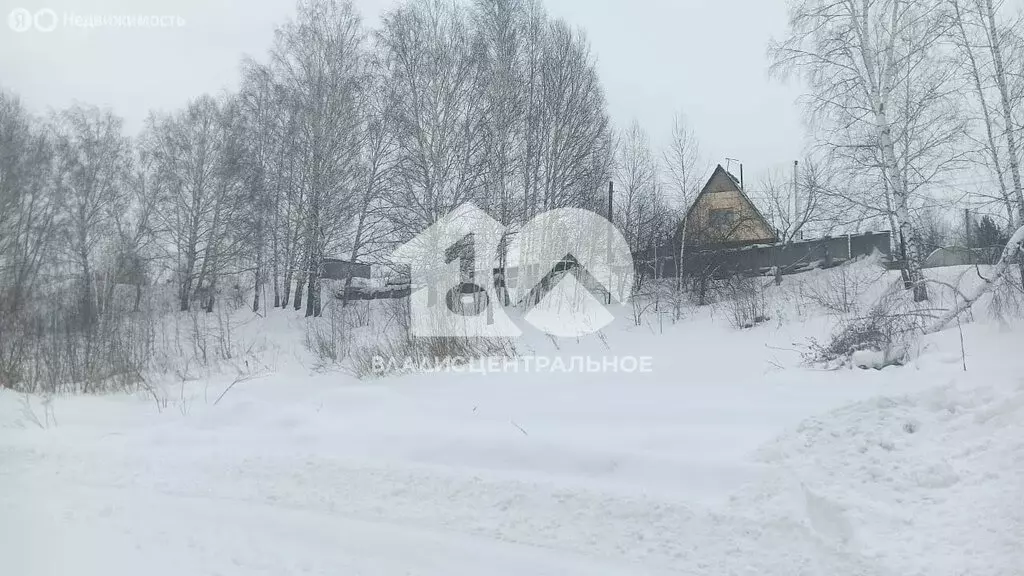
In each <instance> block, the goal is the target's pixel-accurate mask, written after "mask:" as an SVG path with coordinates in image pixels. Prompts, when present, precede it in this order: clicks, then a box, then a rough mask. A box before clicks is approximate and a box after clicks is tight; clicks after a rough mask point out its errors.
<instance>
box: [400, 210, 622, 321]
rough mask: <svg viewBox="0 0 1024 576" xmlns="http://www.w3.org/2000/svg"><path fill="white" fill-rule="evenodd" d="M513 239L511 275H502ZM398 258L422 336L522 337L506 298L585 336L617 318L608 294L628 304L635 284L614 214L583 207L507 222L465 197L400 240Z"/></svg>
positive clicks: (534, 316) (533, 316) (507, 271)
mask: <svg viewBox="0 0 1024 576" xmlns="http://www.w3.org/2000/svg"><path fill="white" fill-rule="evenodd" d="M503 239H504V240H505V242H506V244H507V246H506V248H505V255H506V266H505V268H504V270H503V272H504V276H502V275H501V274H500V273H496V272H500V271H497V270H496V262H497V261H498V251H499V247H500V246H501V244H502V240H503ZM392 260H393V261H395V262H397V263H402V264H406V265H408V266H409V269H410V283H411V289H412V290H411V294H410V310H411V319H410V320H411V322H410V331H411V333H412V334H413V335H414V336H455V337H458V336H464V337H505V338H509V337H517V336H520V335H521V334H522V332H521V330H520V329H519V327H518V326H516V324H515V323H514V322H512V320H511V318H509V316H508V314H506V312H505V310H504V308H503V306H502V305H501V304H502V303H515V304H518V305H523V306H526V307H529V311H528V312H527V314H526V315H525V317H524V320H525V321H526V322H527V323H529V324H530V325H532V326H533V327H535V328H538V329H540V330H542V331H544V332H545V333H547V334H550V335H553V336H559V337H565V338H572V337H578V336H584V335H587V334H591V333H594V332H597V331H598V330H600V329H601V328H603V327H604V326H606V325H607V324H609V323H610V322H611V321H612V320H613V319H614V317H613V316H612V314H611V312H609V311H608V309H607V308H606V307H605V305H604V303H603V302H609V301H610V302H617V303H624V302H626V301H628V300H629V297H630V296H631V294H632V290H633V275H634V270H633V259H632V255H631V253H630V250H629V245H628V243H627V242H626V240H625V238H624V237H623V236H622V234H621V233H620V232H619V231H618V230H617V229H616V228H615V226H614V225H613V224H612V223H611V222H609V221H608V220H607V219H605V218H603V217H602V216H600V215H598V214H595V213H593V212H590V211H588V210H582V209H576V208H559V209H555V210H550V211H547V212H543V213H541V214H539V215H538V216H536V217H535V218H533V219H532V220H530V221H529V222H527V223H526V224H525V225H523V226H521V227H518V228H517V227H510V228H508V229H507V228H506V227H504V226H502V225H501V223H500V222H498V221H497V220H494V219H493V218H491V217H490V216H489V215H488V214H487V213H486V212H484V211H483V210H481V209H479V208H477V207H476V206H474V205H473V204H470V203H467V204H463V205H461V206H459V207H458V208H456V209H455V210H453V211H452V212H450V213H448V214H447V215H446V216H444V217H443V218H441V219H440V220H438V221H437V222H435V223H434V224H433V225H432V226H430V227H429V228H427V229H426V230H424V231H423V232H421V233H420V234H419V235H417V236H416V237H415V238H413V239H412V240H410V241H409V242H407V243H405V244H403V245H402V246H400V247H399V248H398V249H397V250H396V251H395V252H394V253H393V254H392Z"/></svg>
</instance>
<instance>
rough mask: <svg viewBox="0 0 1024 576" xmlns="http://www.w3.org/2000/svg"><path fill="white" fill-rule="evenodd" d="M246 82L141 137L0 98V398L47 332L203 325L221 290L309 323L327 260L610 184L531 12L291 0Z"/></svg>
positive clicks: (591, 195)
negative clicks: (150, 320) (180, 322)
mask: <svg viewBox="0 0 1024 576" xmlns="http://www.w3.org/2000/svg"><path fill="white" fill-rule="evenodd" d="M241 76H242V78H241V83H240V87H239V89H238V90H237V92H231V93H223V94H218V95H216V96H211V95H201V96H198V97H196V98H195V99H194V100H192V101H190V102H188V103H187V105H186V106H184V107H183V108H182V109H180V110H177V111H172V112H167V113H153V114H151V115H150V117H149V118H148V119H147V121H146V123H145V127H144V129H143V130H142V132H141V134H138V135H137V136H135V137H129V136H128V135H126V134H125V131H124V129H123V124H122V121H121V119H119V118H118V117H117V116H115V115H114V114H113V113H112V112H111V111H108V110H102V109H99V108H95V107H90V106H84V105H76V106H73V107H71V108H69V109H67V110H64V111H60V112H56V113H52V114H50V115H48V116H46V117H37V116H34V115H33V114H30V113H29V112H28V111H27V109H26V106H24V105H23V104H22V103H21V102H20V100H19V99H18V97H17V96H15V95H13V94H10V93H8V92H0V307H2V314H0V354H2V355H3V357H2V359H0V385H3V386H15V385H17V383H18V382H19V380H23V379H24V378H25V374H26V370H27V369H28V368H27V367H30V366H29V365H30V364H31V363H32V362H31V359H32V356H33V353H32V352H31V350H30V348H31V347H30V346H28V345H26V344H25V343H27V342H33V341H34V339H39V338H44V337H47V335H52V333H53V331H54V330H55V326H56V324H57V323H59V324H60V327H61V333H62V334H65V335H73V337H74V338H77V339H78V340H79V341H80V342H90V343H94V342H99V339H97V338H96V332H97V330H100V329H101V327H102V326H106V325H108V324H110V323H116V322H118V321H119V319H121V318H125V317H129V316H131V315H132V314H136V313H137V312H138V310H139V308H140V301H143V298H142V297H143V295H144V294H146V295H152V294H156V293H160V294H166V295H167V296H168V298H166V300H167V303H166V304H165V306H164V307H165V308H166V309H168V310H177V311H190V312H191V311H197V310H205V311H207V312H212V311H214V309H215V307H217V306H218V305H219V304H218V303H219V302H221V300H225V298H224V296H225V294H227V293H228V291H231V292H232V294H233V296H234V297H237V294H239V293H242V292H244V293H246V294H249V295H250V296H251V300H250V302H251V305H252V309H253V310H254V311H257V312H263V313H265V309H266V308H272V307H284V306H292V307H294V308H295V309H297V310H299V309H303V308H304V309H305V314H306V316H319V315H320V314H321V309H322V306H323V304H322V300H321V298H322V297H321V278H320V273H321V270H322V263H323V260H324V258H326V257H341V258H345V259H350V260H354V261H355V260H369V261H376V262H382V261H384V260H386V256H387V254H389V253H390V252H391V250H392V249H393V248H394V247H395V246H396V245H398V244H399V243H402V242H404V241H406V240H408V239H409V238H410V237H411V236H413V235H414V234H417V233H418V232H419V231H421V230H422V229H423V228H425V227H426V226H428V225H430V224H431V223H433V222H434V221H436V220H437V219H438V218H439V217H440V216H442V215H444V214H445V213H447V212H448V211H450V210H452V209H453V208H455V207H456V206H457V205H459V204H461V203H464V202H468V201H472V202H475V203H477V204H478V205H480V206H482V207H484V208H485V209H487V210H488V211H490V212H491V213H492V214H494V215H495V217H497V218H500V219H501V220H502V221H503V223H505V224H511V223H513V222H516V221H523V220H525V219H528V218H530V217H532V215H534V214H536V213H538V212H541V211H543V210H546V209H550V208H555V207H567V206H574V207H585V208H595V209H596V208H598V206H599V205H600V202H601V198H603V194H602V193H601V191H602V190H603V188H604V185H605V183H606V182H607V181H608V178H609V175H610V171H611V166H612V155H613V149H612V142H613V138H612V133H611V129H610V123H609V118H608V113H607V106H606V103H605V97H604V92H603V89H602V86H601V83H600V80H599V78H598V74H597V71H596V66H595V60H594V57H593V55H592V54H591V52H590V48H589V45H588V43H587V40H586V38H585V36H584V35H583V33H582V32H580V31H578V30H575V29H573V28H572V27H570V26H569V25H568V24H566V23H565V22H564V21H561V20H556V19H553V18H551V17H549V16H548V15H547V13H546V12H545V11H544V9H543V7H542V6H541V4H540V3H539V1H537V0H474V1H472V2H471V3H468V4H466V5H460V4H456V3H451V2H444V1H441V0H403V1H401V2H399V3H398V4H397V5H396V6H395V7H394V8H392V9H391V10H389V11H388V12H386V13H385V14H384V15H383V17H382V21H381V25H380V26H379V28H377V29H375V30H370V29H368V28H366V27H364V25H363V24H362V22H361V20H360V17H359V15H358V14H357V13H356V11H355V9H354V8H353V6H352V3H351V1H350V0H300V2H299V4H298V9H297V15H296V17H295V18H294V19H292V20H291V21H289V22H287V23H286V24H284V25H282V26H281V27H279V28H278V30H277V31H276V33H275V37H274V41H273V45H272V47H271V49H270V50H269V53H268V54H267V55H266V56H265V57H262V58H253V59H247V60H245V61H244V62H243V63H242V65H241ZM125 288H127V292H126V290H125ZM126 294H127V295H128V298H124V296H125V295H126ZM132 295H134V297H132ZM172 299H173V303H171V302H170V301H171V300H172ZM236 299H237V298H236ZM58 301H59V302H61V305H60V306H57V305H56V304H55V302H58ZM143 307H144V306H143ZM56 310H59V311H60V312H59V315H60V318H59V319H58V318H56V317H55V314H57V312H55V311H56ZM69 337H72V336H69ZM100 372H102V370H101V371H100ZM76 377H77V376H76Z"/></svg>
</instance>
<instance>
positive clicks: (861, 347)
mask: <svg viewBox="0 0 1024 576" xmlns="http://www.w3.org/2000/svg"><path fill="white" fill-rule="evenodd" d="M906 300H907V299H906V294H905V292H904V291H903V290H901V289H900V287H898V286H894V287H893V288H892V289H891V290H890V291H889V292H887V293H886V294H885V295H884V296H883V297H882V298H880V299H879V301H878V302H876V303H875V305H874V306H872V307H871V309H870V310H868V312H867V314H865V315H863V316H858V317H853V318H850V319H847V320H845V321H843V322H841V323H840V325H839V328H838V330H836V332H835V333H833V334H832V336H831V338H829V341H828V342H827V343H824V344H822V343H820V342H818V341H817V340H814V339H812V340H811V344H810V349H809V351H808V353H807V354H806V355H805V360H806V361H807V362H808V363H812V364H817V363H824V364H827V365H831V366H846V365H852V366H857V367H860V368H876V369H881V368H884V367H886V366H900V365H902V364H903V363H904V362H905V361H906V359H907V354H908V352H909V350H910V344H911V342H912V341H913V339H914V338H915V337H916V336H917V335H918V334H919V333H920V332H921V330H922V328H923V321H924V319H925V318H926V314H923V313H921V312H920V311H918V310H916V309H915V308H914V307H913V306H912V305H908V304H906Z"/></svg>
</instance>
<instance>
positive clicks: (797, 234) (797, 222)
mask: <svg viewBox="0 0 1024 576" xmlns="http://www.w3.org/2000/svg"><path fill="white" fill-rule="evenodd" d="M799 170H800V161H799V160H793V226H794V228H793V231H792V237H793V238H792V239H793V240H802V239H803V234H804V232H803V230H802V229H801V228H802V227H803V222H801V215H800V188H799V186H797V178H798V172H799Z"/></svg>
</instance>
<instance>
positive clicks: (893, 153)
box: [769, 0, 953, 301]
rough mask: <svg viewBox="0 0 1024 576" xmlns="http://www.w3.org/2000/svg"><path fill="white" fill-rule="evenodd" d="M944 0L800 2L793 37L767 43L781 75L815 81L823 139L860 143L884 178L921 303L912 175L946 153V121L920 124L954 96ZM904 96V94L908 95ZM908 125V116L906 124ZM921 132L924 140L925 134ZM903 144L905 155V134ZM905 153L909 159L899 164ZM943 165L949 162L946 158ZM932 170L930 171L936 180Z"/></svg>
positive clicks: (812, 97) (836, 145)
mask: <svg viewBox="0 0 1024 576" xmlns="http://www.w3.org/2000/svg"><path fill="white" fill-rule="evenodd" d="M939 4H940V3H939V2H938V1H937V0H838V1H831V0H799V1H797V2H795V3H793V4H792V5H791V10H790V27H789V28H790V30H789V37H788V38H787V39H786V40H784V41H782V42H774V43H772V45H771V46H770V48H769V56H770V58H771V61H772V69H773V71H775V72H776V73H779V74H782V75H787V74H796V75H799V76H801V77H803V78H804V80H805V81H806V82H807V85H808V89H809V93H808V95H807V104H808V110H809V112H810V113H811V116H812V119H813V120H814V121H815V122H816V123H817V124H818V126H819V127H824V128H825V130H824V135H820V136H819V140H820V143H821V144H823V145H824V146H826V147H827V148H830V149H833V150H842V149H848V150H854V151H857V154H858V156H860V158H862V159H863V158H869V159H873V161H871V162H867V163H866V164H867V165H868V166H870V165H871V164H874V165H875V166H874V169H876V170H878V172H879V174H880V178H881V181H882V182H883V183H884V185H885V190H886V193H885V197H886V199H887V202H886V210H887V212H888V213H889V217H890V219H891V221H892V223H893V229H894V233H895V235H896V236H898V238H899V239H900V246H901V251H905V253H906V256H905V258H904V259H903V271H904V280H905V283H906V285H907V287H908V288H912V289H913V291H914V298H915V300H919V301H920V300H926V299H927V297H928V292H927V288H926V286H925V283H924V282H923V275H922V272H921V261H922V258H923V255H922V254H921V249H920V241H919V238H918V235H917V232H916V230H915V229H914V224H913V220H912V218H911V209H912V207H913V203H914V198H913V195H914V190H912V189H910V187H909V186H908V180H909V178H910V177H911V176H919V175H920V174H922V173H923V172H926V171H924V170H921V169H920V168H919V167H917V166H915V165H914V164H913V162H914V161H916V160H917V159H918V158H920V157H925V156H928V157H929V158H928V160H934V159H935V158H934V157H933V156H931V155H932V154H934V153H938V154H936V156H937V155H941V152H939V148H940V147H939V146H931V145H929V144H928V142H927V140H928V138H930V137H935V138H938V139H941V140H942V141H943V143H944V144H945V143H948V142H946V141H947V140H948V134H946V135H934V136H929V135H928V133H927V132H928V130H929V129H931V128H934V129H945V128H949V127H948V126H941V125H929V126H921V125H920V124H919V125H917V127H918V128H920V130H919V131H918V132H919V133H920V132H923V133H924V135H920V134H918V135H914V132H915V131H914V130H913V129H912V127H910V126H908V124H906V123H908V122H915V121H916V122H924V121H926V118H924V117H922V111H924V110H928V111H935V110H938V111H941V112H942V113H945V112H949V110H950V100H949V99H950V97H951V96H952V95H953V93H952V92H951V91H949V90H948V89H947V87H946V86H945V80H946V78H945V77H944V76H943V74H945V73H946V70H943V69H940V67H938V66H937V65H936V64H937V60H936V51H937V44H938V43H939V42H940V41H941V40H942V39H943V38H944V37H945V33H946V28H945V26H946V24H945V20H944V19H943V18H942V14H941V11H940V9H939V8H940V5H939ZM901 96H904V98H903V101H902V102H901ZM901 122H902V123H901ZM918 136H920V137H918ZM904 137H905V138H915V140H914V141H913V142H909V141H906V140H905V141H904V142H903V146H902V153H901V150H900V148H898V146H900V142H899V140H900V139H901V138H904ZM901 157H902V164H901ZM938 163H939V164H940V165H942V167H946V165H945V164H944V163H942V162H941V161H939V162H938ZM931 176H932V175H930V174H925V178H926V179H928V178H930V177H931Z"/></svg>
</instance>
